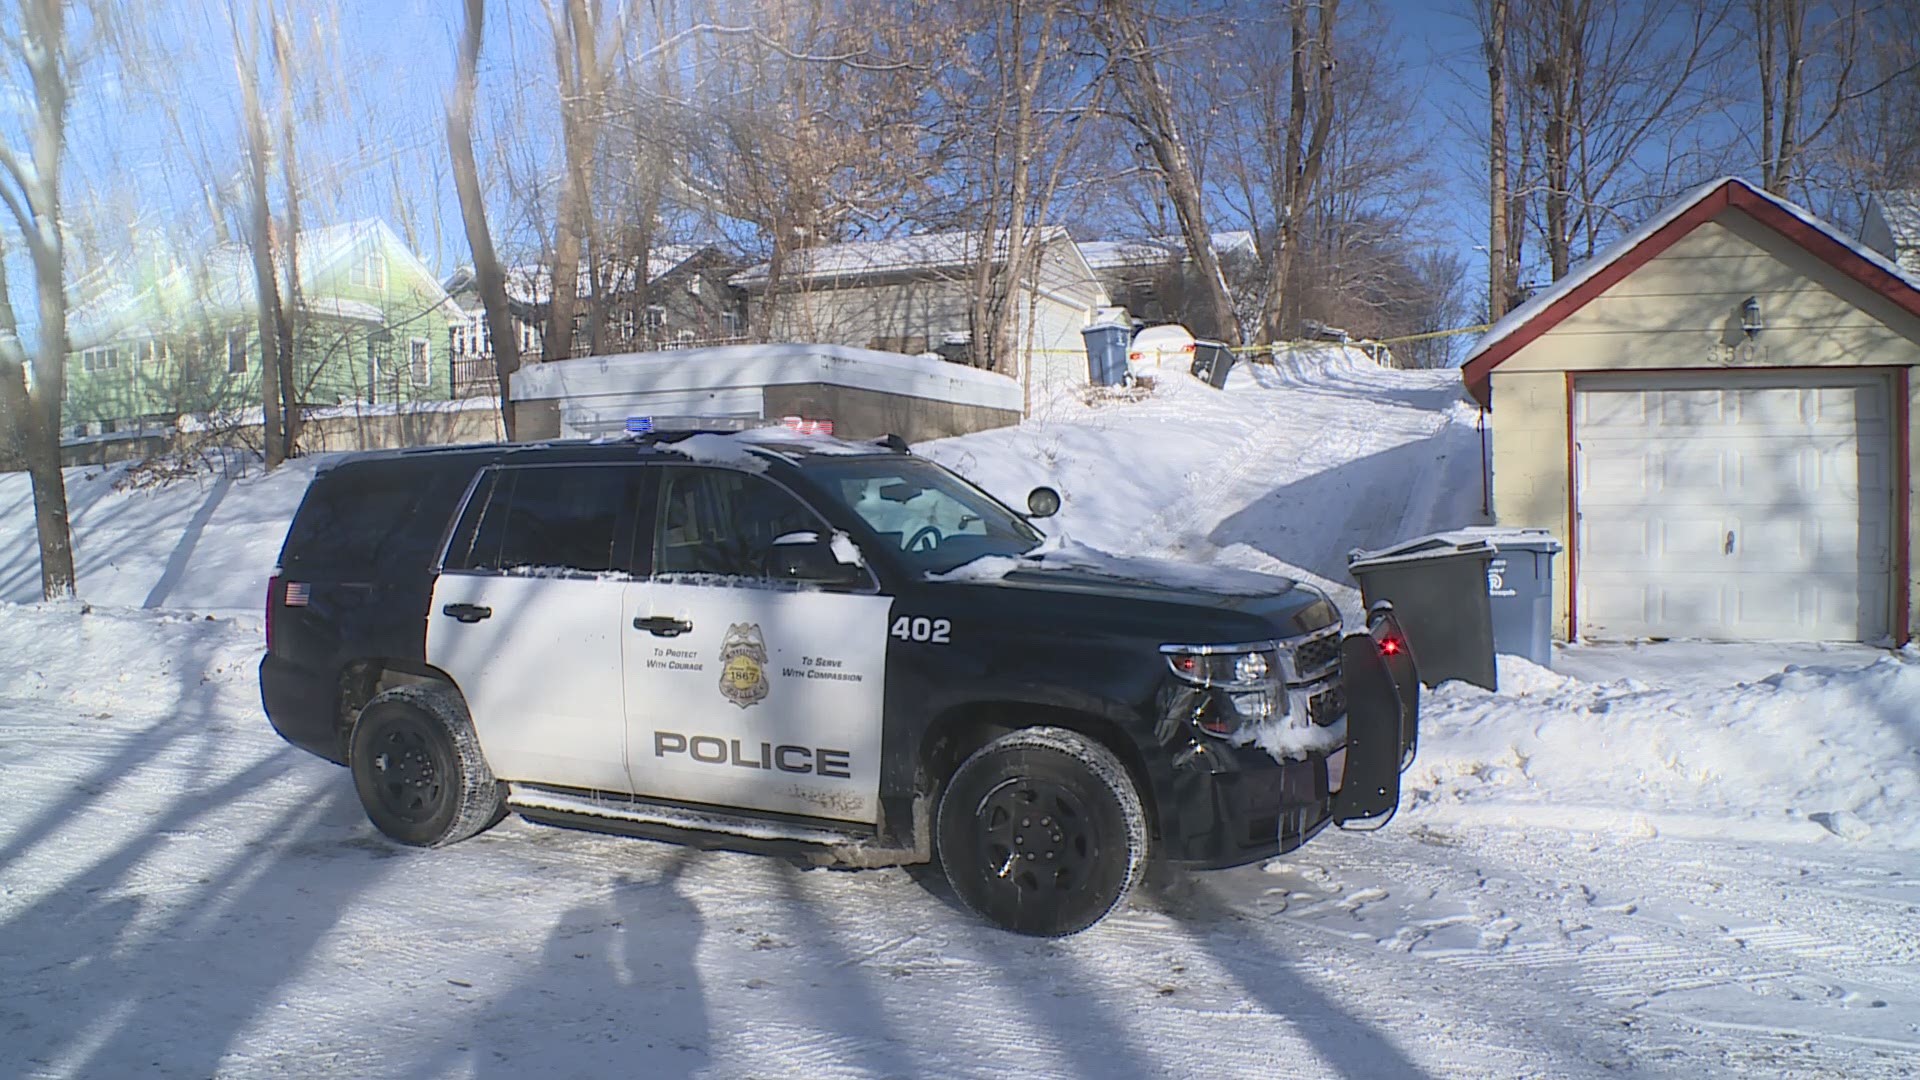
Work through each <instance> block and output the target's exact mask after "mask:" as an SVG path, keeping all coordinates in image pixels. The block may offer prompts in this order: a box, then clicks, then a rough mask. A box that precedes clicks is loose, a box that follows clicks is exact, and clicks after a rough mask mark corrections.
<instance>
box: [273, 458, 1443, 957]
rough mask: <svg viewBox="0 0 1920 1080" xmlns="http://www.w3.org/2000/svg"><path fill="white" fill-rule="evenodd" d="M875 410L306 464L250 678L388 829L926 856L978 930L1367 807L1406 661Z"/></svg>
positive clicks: (1398, 713) (1370, 636)
mask: <svg viewBox="0 0 1920 1080" xmlns="http://www.w3.org/2000/svg"><path fill="white" fill-rule="evenodd" d="M1058 505H1059V497H1058V495H1057V494H1056V493H1054V492H1053V491H1051V490H1050V489H1046V488H1041V489H1037V490H1036V491H1035V492H1034V493H1033V495H1032V497H1031V498H1030V499H1029V510H1030V513H1028V514H1024V515H1023V514H1020V513H1016V512H1015V511H1013V510H1011V509H1009V508H1008V507H1007V506H1005V505H1004V504H1002V503H1000V502H998V501H996V500H995V499H994V498H993V497H992V496H990V495H988V494H986V493H985V492H983V491H981V490H980V489H979V488H977V487H975V486H974V485H972V484H970V483H968V482H967V481H966V480H964V479H962V478H961V477H959V476H957V475H955V474H954V473H952V472H949V471H948V470H946V469H944V468H942V467H940V466H939V465H937V464H935V463H933V462H930V461H927V460H925V459H924V458H920V457H916V456H914V455H913V454H911V453H910V452H908V451H907V448H906V446H905V444H904V443H902V442H900V441H899V440H898V439H894V438H891V437H889V439H887V440H884V441H882V442H881V443H877V444H872V443H855V442H848V441H843V440H838V439H833V438H829V437H819V436H800V435H797V434H795V433H793V432H790V431H785V430H782V429H770V430H765V431H749V432H738V433H731V434H723V433H717V432H700V433H685V432H679V433H654V434H648V435H643V436H640V437H637V438H631V439H628V440H622V441H600V442H576V443H567V442H554V443H546V444H538V445H506V446H491V447H471V448H448V449H425V450H404V451H387V452H374V453H366V454H358V455H354V456H351V457H348V458H345V459H343V460H342V461H341V462H340V463H339V464H336V465H335V466H334V467H332V468H330V469H326V470H324V471H322V472H320V473H319V474H318V475H316V476H315V478H314V480H313V483H312V486H311V487H310V488H309V489H308V491H307V494H306V498H305V500H304V501H303V502H302V503H301V505H300V509H299V512H298V513H297V514H296V515H295V516H294V519H293V523H292V526H291V528H290V530H289V532H288V535H287V539H286V543H285V546H284V548H283V549H282V551H281V555H280V564H279V567H278V569H277V570H276V572H275V575H274V578H273V580H272V584H271V585H270V586H269V595H268V598H267V654H266V658H265V659H264V660H263V661H262V663H261V666H260V685H261V692H262V697H263V699H264V702H265V707H266V713H267V716H268V717H269V718H270V720H271V721H272V723H273V726H274V728H275V729H276V730H277V731H279V733H280V734H281V735H282V736H284V737H285V738H286V739H287V740H288V741H289V742H291V743H293V744H294V745H296V746H299V747H301V748H303V749H306V750H308V751H311V752H312V753H315V754H318V755H319V756H321V757H324V758H326V759H328V760H329V761H333V762H336V763H339V764H343V765H346V766H347V767H348V768H349V769H350V770H351V772H352V775H353V781H354V786H355V788H356V789H357V791H358V793H359V796H360V800H361V802H362V804H363V805H364V806H365V807H366V811H367V815H368V816H369V817H370V818H371V819H372V820H373V823H374V825H375V826H377V827H378V828H379V829H380V831H382V832H383V833H385V834H387V835H388V836H390V837H392V838H394V839H395V840H398V841H400V842H402V843H406V844H414V845H420V846H424V847H437V846H440V845H444V844H450V843H453V842H455V841H458V840H463V839H465V838H467V837H469V836H472V835H474V834H475V833H478V832H480V831H482V830H484V829H486V828H488V827H489V826H491V825H493V824H494V823H496V822H498V821H500V820H501V819H502V818H503V817H504V816H505V815H506V814H507V813H508V812H509V811H512V812H517V813H519V814H521V815H523V816H525V817H527V818H529V819H532V820H535V821H540V822H546V823H550V824H559V825H567V826H574V827H582V828H589V829H596V830H602V831H608V832H620V833H628V834H633V835H639V836H646V837H652V838H656V839H671V840H679V841H684V842H693V843H703V844H709V845H714V846H726V847H734V848H741V849H745V850H767V851H775V852H781V853H786V854H796V853H797V854H802V855H804V856H805V857H807V858H808V859H809V860H810V861H813V862H815V863H819V864H826V865H841V866H855V867H859V866H884V865H900V864H909V863H919V862H928V861H930V860H933V859H935V858H936V857H937V858H938V860H939V863H940V865H941V867H942V869H943V870H944V872H945V874H946V877H947V879H948V881H949V882H951V884H952V887H953V889H954V892H955V893H956V894H957V895H958V896H959V897H960V899H961V900H962V901H963V902H965V903H966V904H967V905H968V906H969V907H971V908H972V909H974V910H975V911H977V912H979V913H981V914H982V915H984V916H985V917H986V918H988V919H990V920H992V921H993V922H995V923H998V924H999V925H1001V926H1003V927H1006V928H1008V929H1011V930H1015V931H1020V932H1023V933H1030V934H1040V935H1060V934H1071V933H1075V932H1077V931H1080V930H1083V929H1085V928H1086V927H1088V926H1091V925H1092V924H1093V923H1095V922H1097V921H1099V920H1100V919H1101V918H1102V917H1103V916H1105V915H1106V914H1107V913H1108V912H1109V911H1111V910H1113V908H1114V907H1115V906H1116V905H1118V904H1119V903H1120V902H1121V901H1122V900H1123V899H1124V897H1125V896H1126V895H1127V893H1128V891H1129V889H1131V888H1132V887H1133V886H1134V885H1135V883H1136V882H1137V881H1138V880H1139V878H1140V876H1141V874H1142V872H1143V869H1144V867H1145V865H1146V863H1147V861H1148V860H1149V858H1152V859H1158V860H1163V861H1167V862H1171V863H1175V864H1181V865H1185V866H1191V867H1196V868H1206V867H1224V866H1233V865H1238V864H1241V863H1246V862H1250V861H1253V860H1256V859H1260V858H1262V857H1265V856H1270V855H1273V854H1275V853H1276V852H1279V851H1285V850H1288V849H1290V848H1293V847H1295V846H1297V845H1299V844H1301V843H1304V842H1305V841H1306V840H1308V839H1309V838H1310V837H1312V836H1313V835H1314V834H1315V833H1317V832H1318V831H1320V830H1321V829H1322V828H1324V827H1325V826H1326V825H1328V824H1330V823H1338V822H1349V821H1353V822H1361V821H1371V822H1374V823H1384V820H1385V819H1386V818H1387V817H1389V816H1390V815H1391V814H1392V812H1393V810H1394V808H1395V806H1396V805H1397V803H1398V799H1399V774H1400V771H1401V769H1402V768H1404V766H1405V764H1406V762H1408V761H1409V760H1411V755H1412V752H1413V744H1414V740H1415V734H1416V730H1417V722H1418V721H1417V695H1418V682H1417V679H1416V677H1415V673H1414V671H1413V668H1412V664H1411V657H1410V655H1409V654H1408V653H1407V652H1406V650H1405V646H1404V639H1403V638H1402V637H1400V635H1399V630H1398V626H1397V624H1396V623H1395V621H1394V619H1393V616H1392V613H1391V611H1389V610H1385V609H1384V608H1383V609H1381V610H1377V611H1375V612H1373V613H1372V615H1371V616H1370V620H1369V622H1370V625H1369V626H1368V627H1367V628H1365V629H1364V630H1363V631H1361V632H1357V633H1353V634H1348V635H1345V636H1343V635H1342V628H1341V624H1340V617H1339V614H1338V613H1337V611H1336V610H1335V608H1334V606H1333V605H1332V604H1331V603H1329V602H1328V600H1327V599H1326V597H1325V596H1323V595H1321V594H1320V593H1319V592H1317V591H1315V590H1313V589H1312V588H1309V587H1306V586H1304V585H1300V584H1296V583H1295V582H1292V581H1289V580H1287V579H1285V578H1279V577H1270V576H1265V575H1249V574H1244V573H1237V572H1229V573H1223V574H1214V573H1211V572H1208V571H1206V570H1205V568H1196V567H1188V566H1182V565H1179V564H1168V563H1157V562H1155V561H1152V560H1140V559H1132V560H1112V561H1110V562H1102V561H1101V560H1099V559H1094V558H1088V557H1086V556H1085V553H1084V551H1081V552H1076V551H1073V550H1070V549H1066V548H1064V547H1063V546H1062V545H1061V544H1059V543H1057V542H1056V541H1052V540H1049V539H1048V538H1047V537H1045V536H1043V535H1042V534H1041V533H1040V532H1039V531H1037V530H1036V529H1035V528H1034V526H1033V525H1032V524H1031V520H1032V519H1034V518H1041V517H1045V516H1047V515H1049V514H1051V513H1052V512H1053V511H1054V510H1055V509H1057V507H1058Z"/></svg>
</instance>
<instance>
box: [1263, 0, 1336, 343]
mask: <svg viewBox="0 0 1920 1080" xmlns="http://www.w3.org/2000/svg"><path fill="white" fill-rule="evenodd" d="M1310 6H1312V5H1311V3H1310V0H1292V7H1291V9H1290V13H1289V18H1288V24H1289V36H1290V39H1291V42H1290V44H1291V46H1292V48H1291V50H1290V52H1291V57H1292V63H1291V67H1290V70H1289V76H1288V90H1287V131H1286V138H1285V140H1284V146H1283V148H1282V150H1281V162H1280V168H1279V169H1277V170H1275V173H1276V175H1274V176H1273V177H1271V178H1269V181H1268V183H1269V185H1270V186H1271V188H1272V189H1273V190H1274V191H1275V192H1277V193H1278V197H1277V199H1276V202H1277V204H1278V205H1276V206H1275V207H1274V222H1275V224H1274V234H1275V235H1274V241H1273V244H1272V246H1271V248H1270V250H1269V252H1268V255H1267V301H1266V305H1265V307H1264V309H1263V310H1262V312H1261V317H1260V340H1261V341H1262V342H1263V343H1264V342H1273V341H1280V340H1283V339H1284V338H1285V337H1286V326H1287V323H1288V321H1289V320H1288V318H1287V316H1288V315H1289V311H1288V308H1289V306H1292V307H1294V308H1296V309H1297V308H1298V306H1299V305H1298V302H1297V299H1296V297H1295V295H1294V292H1295V290H1294V288H1293V284H1294V283H1293V270H1294V265H1295V263H1296V261H1297V259H1298V252H1299V247H1300V230H1301V225H1302V223H1303V222H1304V220H1305V219H1306V216H1307V211H1308V209H1309V208H1311V207H1312V206H1313V203H1314V199H1315V197H1316V196H1317V194H1318V192H1317V190H1316V189H1317V187H1318V186H1319V182H1320V173H1321V171H1322V169H1323V167H1324V163H1325V161H1326V154H1327V140H1328V139H1329V137H1330V136H1331V133H1332V129H1333V28H1334V24H1335V19H1336V18H1337V16H1338V14H1339V4H1338V2H1337V0H1322V2H1321V3H1320V4H1319V5H1318V7H1319V21H1318V22H1317V23H1316V24H1314V25H1313V27H1312V29H1311V31H1309V28H1308V21H1307V11H1308V8H1309V7H1310ZM1316 65H1317V67H1318V71H1317V73H1316V72H1315V67H1316ZM1309 86H1311V87H1312V89H1313V90H1314V94H1313V101H1314V106H1315V107H1314V108H1309V105H1308V89H1309ZM1293 314H1295V315H1296V316H1297V314H1298V312H1297V311H1295V312H1293Z"/></svg>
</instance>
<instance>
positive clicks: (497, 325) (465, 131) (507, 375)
mask: <svg viewBox="0 0 1920 1080" xmlns="http://www.w3.org/2000/svg"><path fill="white" fill-rule="evenodd" d="M486 14H487V5H486V0H466V16H467V18H466V26H465V28H464V30H463V31H462V33H461V35H460V61H459V69H458V73H457V74H456V75H455V76H454V84H453V93H452V94H451V95H449V97H448V99H447V151H448V153H449V154H450V155H451V157H452V158H453V179H454V186H455V188H456V190H457V191H458V193H459V197H460V221H461V224H462V225H463V226H464V227H465V229H466V233H467V246H468V248H469V249H470V250H471V251H472V253H473V273H474V279H475V281H476V282H477V284H478V286H479V290H480V302H481V304H482V306H483V307H484V308H485V309H486V317H487V336H488V337H489V338H490V339H491V341H492V346H493V370H494V375H495V377H496V378H497V379H498V380H499V386H500V424H501V428H502V430H504V431H505V432H506V435H507V438H508V440H509V441H511V440H512V439H513V437H514V424H513V408H512V406H511V404H509V402H508V398H507V387H508V386H509V385H510V384H511V382H512V379H513V373H514V372H516V371H518V370H520V341H519V335H518V334H517V333H515V330H514V325H513V312H512V311H511V310H510V309H509V308H508V307H507V277H506V272H505V271H504V270H502V269H501V266H500V256H499V255H498V254H497V253H496V252H495V251H494V248H493V231H492V229H491V228H490V227H489V226H488V224H487V207H486V200H485V195H484V193H483V192H482V190H481V188H480V170H479V167H478V165H477V164H476V163H475V161H474V155H473V103H474V95H475V92H476V89H475V88H476V84H477V83H478V79H479V67H480V46H481V44H482V42H483V40H484V34H485V20H486Z"/></svg>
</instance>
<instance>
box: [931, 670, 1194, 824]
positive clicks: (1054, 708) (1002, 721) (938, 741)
mask: <svg viewBox="0 0 1920 1080" xmlns="http://www.w3.org/2000/svg"><path fill="white" fill-rule="evenodd" d="M1030 727H1057V728H1065V729H1067V730H1068V731H1072V732H1076V733H1078V734H1080V735H1084V736H1086V737H1087V738H1089V739H1092V740H1093V741H1095V742H1097V743H1099V744H1100V745H1101V746H1104V747H1106V748H1107V750H1108V751H1110V752H1111V753H1112V754H1113V755H1114V756H1115V757H1116V758H1119V759H1120V764H1122V765H1123V766H1125V767H1126V770H1127V777H1128V779H1130V780H1132V781H1133V788H1134V791H1135V793H1136V794H1137V795H1138V796H1139V798H1140V804H1141V807H1142V808H1143V809H1144V810H1145V811H1146V814H1147V822H1148V828H1149V830H1150V831H1151V832H1152V833H1154V834H1155V838H1156V839H1157V838H1158V837H1157V834H1158V831H1159V828H1158V823H1159V812H1158V811H1159V807H1158V805H1157V800H1156V799H1155V797H1154V790H1153V785H1152V783H1151V782H1150V781H1149V774H1148V771H1147V763H1146V758H1145V756H1144V755H1143V754H1142V752H1141V750H1140V747H1139V744H1137V743H1135V742H1134V741H1133V740H1132V739H1130V738H1128V737H1127V734H1126V732H1125V731H1124V730H1122V729H1121V727H1120V725H1118V724H1117V723H1115V722H1114V721H1113V720H1111V719H1108V718H1106V717H1103V716H1100V715H1098V714H1095V713H1091V712H1087V711H1085V710H1082V709H1074V708H1070V707H1068V706H1064V705H1049V704H1043V703H1039V702H1028V701H974V702H968V703H966V704H962V705H956V706H953V707H952V708H949V709H947V710H946V711H945V712H942V713H940V714H939V715H938V716H936V717H935V718H934V720H933V722H932V723H931V724H929V725H928V726H927V733H926V735H925V736H924V737H923V738H922V739H921V742H920V752H919V758H918V763H917V764H918V767H919V770H920V789H921V790H922V791H925V792H927V793H929V794H931V795H934V796H936V797H937V795H938V793H939V792H940V791H942V790H944V789H945V787H946V783H947V780H948V778H950V777H951V776H952V775H953V771H954V770H955V769H958V768H959V767H960V763H961V762H963V761H965V760H967V758H968V756H970V755H971V754H972V753H973V752H974V751H975V750H978V749H980V748H981V747H982V746H985V745H986V744H987V743H989V742H992V741H993V740H994V739H997V738H999V737H1000V736H1002V735H1004V734H1006V733H1008V732H1010V731H1017V730H1019V729H1021V728H1030Z"/></svg>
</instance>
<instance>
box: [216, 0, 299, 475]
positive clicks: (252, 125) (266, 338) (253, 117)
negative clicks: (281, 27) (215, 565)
mask: <svg viewBox="0 0 1920 1080" xmlns="http://www.w3.org/2000/svg"><path fill="white" fill-rule="evenodd" d="M230 15H231V27H232V30H233V63H234V70H235V72H236V73H237V74H238V76H239V80H240V102H241V105H240V107H241V113H242V117H243V119H242V123H243V124H244V125H245V127H246V155H247V195H248V213H247V246H248V248H249V250H250V251H251V252H252V255H253V279H254V289H255V291H256V297H255V304H256V306H257V308H258V310H259V327H260V401H261V412H262V423H263V427H262V434H263V438H264V440H265V445H266V464H267V468H268V469H274V468H278V467H279V465H280V463H281V462H282V461H285V460H286V458H287V456H288V450H289V447H288V444H287V439H286V436H285V433H284V430H283V427H282V421H283V418H284V417H285V415H286V410H285V406H284V404H283V402H282V400H281V394H280V384H281V378H282V375H283V371H282V368H281V363H280V356H281V349H280V344H281V340H280V327H281V325H282V324H283V323H284V322H285V320H286V313H285V312H284V311H283V310H282V308H281V305H280V285H279V281H278V279H277V277H276V275H275V272H274V266H273V210H272V208H271V207H270V206H269V205H268V202H267V197H268V196H267V155H268V154H269V153H270V149H269V145H268V141H267V117H266V111H265V110H264V109H263V108H262V107H261V104H260V86H259V62H260V46H259V40H258V38H259V34H260V26H259V15H260V9H259V7H258V6H257V5H256V6H255V7H254V9H253V11H252V17H251V18H250V19H249V25H248V26H247V27H246V28H244V29H243V28H242V27H241V25H240V17H239V14H238V13H237V12H230Z"/></svg>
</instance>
